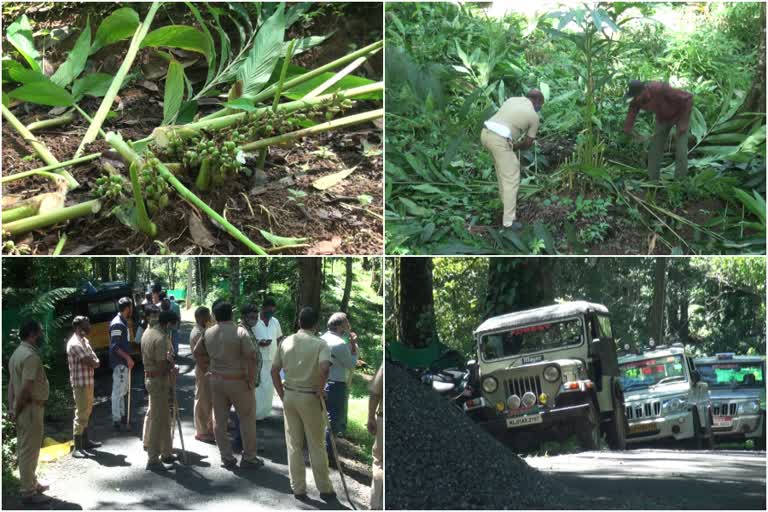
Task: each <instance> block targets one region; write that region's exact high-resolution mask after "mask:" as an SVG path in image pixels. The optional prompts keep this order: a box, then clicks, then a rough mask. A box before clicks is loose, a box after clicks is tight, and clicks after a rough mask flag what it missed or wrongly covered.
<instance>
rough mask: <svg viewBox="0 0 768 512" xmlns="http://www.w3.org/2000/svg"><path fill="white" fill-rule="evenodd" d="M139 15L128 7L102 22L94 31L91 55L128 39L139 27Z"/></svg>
mask: <svg viewBox="0 0 768 512" xmlns="http://www.w3.org/2000/svg"><path fill="white" fill-rule="evenodd" d="M139 23H140V22H139V14H138V13H137V12H136V11H134V10H133V9H131V8H130V7H123V8H122V9H118V10H116V11H115V12H113V13H112V14H110V15H109V16H107V17H106V18H104V20H102V22H101V24H100V25H99V28H98V29H96V36H95V37H94V38H93V45H91V52H90V53H91V55H93V54H94V53H96V52H97V51H99V50H100V49H101V48H104V47H105V46H108V45H110V44H113V43H116V42H118V41H122V40H123V39H128V38H130V37H132V36H133V34H134V32H136V29H137V28H138V27H139Z"/></svg>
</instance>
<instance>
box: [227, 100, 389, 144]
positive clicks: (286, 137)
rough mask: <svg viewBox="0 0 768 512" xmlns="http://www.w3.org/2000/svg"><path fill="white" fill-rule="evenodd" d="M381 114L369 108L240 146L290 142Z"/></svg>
mask: <svg viewBox="0 0 768 512" xmlns="http://www.w3.org/2000/svg"><path fill="white" fill-rule="evenodd" d="M383 115H384V109H381V108H380V109H378V110H371V111H370V112H363V113H360V114H355V115H352V116H347V117H340V118H339V119H334V120H332V121H328V122H327V123H322V124H317V125H315V126H310V127H309V128H304V129H302V130H297V131H295V132H288V133H283V134H281V135H276V136H274V137H270V138H268V139H261V140H257V141H255V142H249V143H248V144H245V145H243V146H241V149H242V150H243V151H255V150H257V149H261V148H265V147H267V146H272V145H275V144H283V143H285V142H290V141H292V140H296V139H299V138H301V137H306V136H307V135H312V134H315V133H320V132H326V131H329V130H335V129H337V128H344V127H345V126H352V125H355V124H361V123H365V122H367V121H373V120H374V119H378V118H380V117H382V116H383Z"/></svg>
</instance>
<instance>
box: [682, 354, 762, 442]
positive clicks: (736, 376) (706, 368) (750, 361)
mask: <svg viewBox="0 0 768 512" xmlns="http://www.w3.org/2000/svg"><path fill="white" fill-rule="evenodd" d="M693 364H694V365H695V366H696V369H697V370H698V371H699V374H701V380H703V381H704V382H706V383H707V385H708V386H709V398H710V400H712V419H713V423H712V431H713V432H714V434H715V439H722V440H745V439H754V440H755V442H756V444H757V447H758V448H760V449H763V450H764V449H765V357H764V356H737V355H734V354H732V353H727V354H716V355H715V357H702V358H698V359H694V361H693Z"/></svg>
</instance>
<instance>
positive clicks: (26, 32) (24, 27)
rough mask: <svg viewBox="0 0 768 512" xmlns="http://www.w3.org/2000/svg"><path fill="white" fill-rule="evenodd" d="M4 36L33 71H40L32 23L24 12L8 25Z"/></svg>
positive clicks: (38, 54)
mask: <svg viewBox="0 0 768 512" xmlns="http://www.w3.org/2000/svg"><path fill="white" fill-rule="evenodd" d="M6 38H7V39H8V42H9V43H11V44H12V45H13V47H14V48H16V50H17V51H18V52H19V53H20V54H21V56H22V57H24V60H26V61H27V63H28V64H29V66H30V67H31V68H32V69H33V70H34V71H40V63H39V61H40V53H39V52H38V51H37V49H35V43H34V39H33V37H32V25H30V23H29V19H28V18H27V15H26V14H22V15H21V17H20V18H19V19H17V20H16V21H14V22H13V23H11V24H10V25H9V26H8V31H7V33H6Z"/></svg>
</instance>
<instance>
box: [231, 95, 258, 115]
mask: <svg viewBox="0 0 768 512" xmlns="http://www.w3.org/2000/svg"><path fill="white" fill-rule="evenodd" d="M224 106H225V107H227V108H231V109H234V110H244V111H246V112H253V111H254V110H256V107H255V106H254V105H253V103H252V102H251V101H249V100H247V99H245V98H237V99H234V100H232V101H228V102H226V103H225V104H224Z"/></svg>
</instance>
